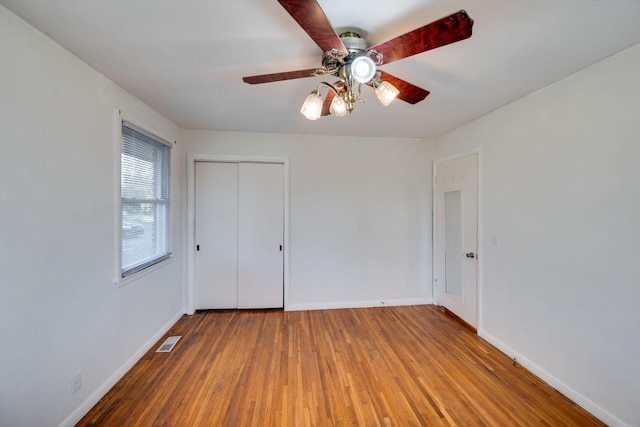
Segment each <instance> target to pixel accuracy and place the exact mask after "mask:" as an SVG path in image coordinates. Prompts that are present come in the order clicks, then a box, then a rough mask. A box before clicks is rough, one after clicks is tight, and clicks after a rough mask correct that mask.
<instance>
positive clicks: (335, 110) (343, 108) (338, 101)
mask: <svg viewBox="0 0 640 427" xmlns="http://www.w3.org/2000/svg"><path fill="white" fill-rule="evenodd" d="M329 112H330V113H331V114H332V115H334V116H336V117H343V116H346V115H347V104H346V103H345V102H344V99H342V97H341V96H339V95H336V96H334V97H333V100H332V101H331V105H330V106H329Z"/></svg>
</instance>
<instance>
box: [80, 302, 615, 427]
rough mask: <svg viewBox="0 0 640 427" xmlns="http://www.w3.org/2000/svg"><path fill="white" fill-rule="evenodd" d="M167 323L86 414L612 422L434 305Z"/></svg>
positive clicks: (204, 421) (223, 419) (323, 421)
mask: <svg viewBox="0 0 640 427" xmlns="http://www.w3.org/2000/svg"><path fill="white" fill-rule="evenodd" d="M169 335H182V339H181V340H180V341H179V342H178V344H177V345H176V346H175V348H174V349H173V351H172V352H171V353H155V350H156V348H157V347H158V346H159V345H160V343H158V346H156V347H154V348H153V349H152V350H151V351H149V352H148V353H147V354H146V355H145V356H144V357H143V358H142V359H141V360H140V361H139V362H138V363H137V364H136V365H135V366H134V367H133V369H132V370H131V371H130V372H129V373H127V374H126V375H125V377H124V378H123V379H122V380H121V381H120V382H118V383H117V384H116V385H115V386H114V387H113V389H112V390H111V391H110V392H109V393H108V394H107V395H106V396H105V397H104V398H103V399H102V400H101V401H100V402H99V403H98V404H97V405H96V406H95V407H94V408H93V409H92V410H91V411H90V412H89V413H88V414H87V415H86V416H85V417H84V418H83V419H82V420H81V422H80V423H79V424H78V425H80V426H89V425H101V426H111V425H117V426H134V425H135V426H160V425H166V426H249V425H254V426H263V425H273V426H275V425H283V426H284V425H290V426H303V425H311V426H331V425H359V426H389V425H394V426H411V425H414V426H419V425H421V426H425V425H427V426H440V425H444V426H454V425H458V426H477V425H487V426H590V425H604V424H602V423H600V422H599V421H598V420H596V419H595V418H593V417H592V416H591V415H589V414H588V413H587V412H586V411H584V410H583V409H582V408H580V407H579V406H577V405H575V404H574V403H572V402H571V401H569V400H568V399H567V398H565V397H564V396H562V395H561V394H560V393H558V392H557V391H555V390H554V389H553V388H551V387H550V386H548V385H546V384H545V383H543V382H542V381H541V380H539V379H538V378H536V377H535V376H533V375H532V374H531V373H529V372H528V371H527V370H525V369H524V368H522V367H520V366H517V365H516V366H514V364H513V361H512V360H510V359H509V358H508V357H507V356H505V355H504V354H502V353H500V352H499V351H498V350H496V349H495V348H493V347H492V346H490V345H489V344H487V343H486V342H485V341H483V340H482V339H480V338H478V337H477V336H476V335H475V334H473V333H472V332H470V331H469V330H468V329H466V328H465V327H463V326H461V325H460V324H459V323H457V322H456V321H455V320H454V319H451V318H450V317H448V316H446V315H445V314H443V313H441V312H440V311H438V309H437V308H435V307H433V306H428V305H424V306H411V307H384V308H366V309H345V310H326V311H307V312H282V311H210V312H198V313H196V314H195V315H193V316H184V317H183V318H182V319H180V321H179V322H178V323H177V324H176V325H175V326H174V327H173V328H172V330H171V331H170V332H169V333H168V334H167V336H169ZM163 340H164V339H163Z"/></svg>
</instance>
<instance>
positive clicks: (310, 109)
mask: <svg viewBox="0 0 640 427" xmlns="http://www.w3.org/2000/svg"><path fill="white" fill-rule="evenodd" d="M300 113H302V115H303V116H305V117H306V118H307V119H309V120H318V119H319V118H320V115H321V114H322V97H321V96H320V94H319V93H318V92H311V93H310V94H309V96H307V99H305V100H304V103H303V104H302V108H301V109H300Z"/></svg>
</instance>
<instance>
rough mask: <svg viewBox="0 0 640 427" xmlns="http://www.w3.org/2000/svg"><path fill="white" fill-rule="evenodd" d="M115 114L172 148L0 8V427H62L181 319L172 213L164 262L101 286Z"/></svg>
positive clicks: (131, 105) (124, 98)
mask: <svg viewBox="0 0 640 427" xmlns="http://www.w3.org/2000/svg"><path fill="white" fill-rule="evenodd" d="M117 108H120V109H122V110H123V111H124V112H126V113H127V114H129V115H131V116H133V117H136V118H138V120H140V121H142V122H144V123H146V124H148V125H150V126H151V127H153V128H154V129H156V130H157V131H160V132H162V133H164V134H166V135H169V136H171V137H177V136H178V135H179V129H178V128H177V127H176V126H175V125H174V124H173V123H171V122H169V121H168V120H166V119H164V118H163V117H161V116H160V115H158V114H157V113H155V112H154V111H152V110H151V109H149V108H148V107H146V106H145V105H143V104H142V103H141V102H140V101H138V100H136V99H134V98H133V97H131V96H130V95H128V94H127V93H125V92H124V91H123V90H121V89H120V88H119V87H117V86H116V85H114V84H113V83H112V82H111V81H109V80H108V79H107V78H105V77H104V76H102V75H101V74H99V73H97V72H96V71H94V70H93V69H91V68H90V67H88V66H87V65H86V64H84V63H83V62H81V61H79V60H78V59H77V58H76V57H74V56H73V55H71V54H70V53H69V52H67V51H66V50H64V49H62V48H61V47H60V46H58V45H57V44H55V43H54V42H52V41H51V40H50V39H48V38H47V37H46V36H44V35H43V34H41V33H39V32H37V31H36V30H34V29H33V28H32V27H30V26H29V25H27V24H25V23H24V22H23V21H21V20H19V19H18V18H16V17H15V16H14V15H13V14H11V13H10V12H8V11H7V10H6V9H4V8H3V7H0V144H1V145H0V221H1V223H2V227H0V337H2V340H3V348H2V351H0V384H2V385H1V386H0V425H3V426H53V425H59V424H61V423H66V424H73V423H74V421H76V420H77V418H78V417H79V416H81V415H83V413H84V411H85V410H87V409H89V408H90V407H91V406H92V404H93V403H95V399H97V398H99V397H100V394H101V393H102V392H104V391H106V389H105V387H108V386H109V384H111V383H112V382H113V381H114V380H115V379H117V376H118V375H119V374H120V373H122V372H123V371H122V370H123V369H124V368H126V367H127V366H128V364H130V363H132V361H134V360H135V358H136V356H138V355H139V354H140V351H142V350H144V349H146V347H147V346H148V345H150V344H151V343H152V342H153V339H154V337H156V336H157V334H158V333H159V332H162V331H163V329H164V328H166V327H167V326H168V325H170V324H172V323H173V322H174V321H175V320H176V318H177V316H179V315H180V313H181V312H182V311H183V304H184V302H183V294H184V293H183V286H184V268H183V262H184V261H183V260H184V257H183V256H182V252H183V250H184V249H183V243H182V242H183V238H182V236H183V234H184V231H183V227H182V226H181V224H182V222H183V219H182V218H183V217H182V212H181V209H174V212H175V217H174V218H175V221H174V232H175V235H176V236H178V239H177V241H176V244H175V249H176V251H175V252H176V253H177V254H178V255H177V256H176V258H175V259H174V261H173V262H171V263H170V264H168V265H166V266H165V267H164V268H162V269H161V270H159V271H157V272H155V273H153V274H149V275H147V276H146V277H144V278H141V279H140V280H137V281H135V282H132V283H129V284H127V285H125V286H123V287H121V288H116V287H115V286H114V272H115V265H116V262H117V261H116V259H115V255H114V253H115V247H116V246H115V244H116V242H115V241H114V233H115V231H116V223H117V217H118V211H117V209H118V208H117V205H116V202H115V190H116V187H117V185H118V177H117V176H116V165H117V161H118V157H117V156H116V148H117V146H118V144H119V142H118V141H117V139H116V115H115V110H116V109H117ZM179 147H180V144H178V147H177V148H176V150H175V153H174V158H175V161H174V165H173V167H174V168H173V172H174V174H173V176H174V188H175V189H176V190H179V189H180V188H181V187H182V186H183V185H184V161H183V156H182V155H181V154H180V148H179ZM174 194H177V196H178V199H177V200H175V202H176V206H184V200H180V198H181V197H182V195H181V194H180V192H179V191H176V192H174ZM150 340H151V341H150ZM78 371H80V372H81V374H82V389H81V390H80V391H79V392H78V393H76V394H75V395H73V396H72V394H71V382H70V381H71V377H72V375H73V374H75V373H76V372H78ZM65 420H66V421H65Z"/></svg>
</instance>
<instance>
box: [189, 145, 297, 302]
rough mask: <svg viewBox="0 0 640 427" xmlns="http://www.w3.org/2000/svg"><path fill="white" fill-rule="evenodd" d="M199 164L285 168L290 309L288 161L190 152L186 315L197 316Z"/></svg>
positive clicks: (286, 297) (286, 294) (286, 284)
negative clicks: (244, 164)
mask: <svg viewBox="0 0 640 427" xmlns="http://www.w3.org/2000/svg"><path fill="white" fill-rule="evenodd" d="M196 162H218V163H276V164H282V165H283V169H284V170H283V173H284V207H283V209H284V237H283V239H284V254H283V258H284V265H283V268H284V271H283V273H284V274H283V277H284V283H283V287H284V310H285V311H286V310H287V308H288V306H289V158H288V157H266V156H236V155H219V154H197V153H196V154H194V153H187V241H186V245H187V289H186V295H185V300H186V309H185V312H186V313H187V314H193V313H195V308H194V290H195V267H196V265H195V220H196V212H195V198H196V185H195V181H196V180H195V178H196Z"/></svg>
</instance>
